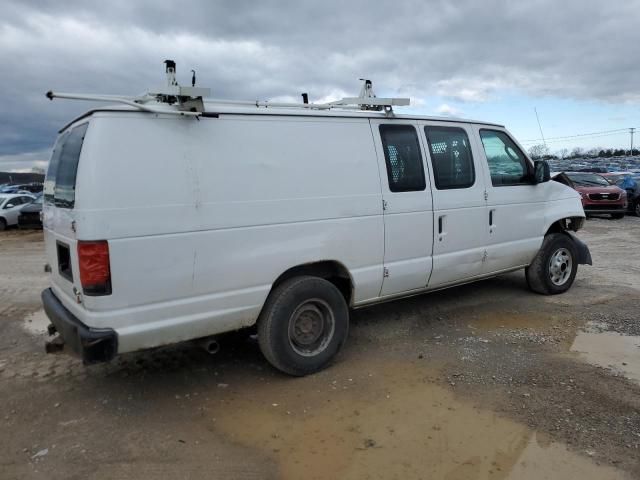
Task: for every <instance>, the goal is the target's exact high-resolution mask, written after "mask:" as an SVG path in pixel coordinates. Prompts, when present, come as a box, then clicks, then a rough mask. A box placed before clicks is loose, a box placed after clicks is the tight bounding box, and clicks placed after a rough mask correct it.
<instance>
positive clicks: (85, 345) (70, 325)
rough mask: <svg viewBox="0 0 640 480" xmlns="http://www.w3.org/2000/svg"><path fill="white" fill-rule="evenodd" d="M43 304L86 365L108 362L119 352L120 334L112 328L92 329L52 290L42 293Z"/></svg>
mask: <svg viewBox="0 0 640 480" xmlns="http://www.w3.org/2000/svg"><path fill="white" fill-rule="evenodd" d="M42 304H43V305H44V311H45V312H46V314H47V316H48V317H49V320H51V323H52V324H53V325H54V326H55V327H56V330H57V332H58V333H59V334H60V336H61V337H62V339H63V340H64V343H65V345H68V346H69V347H70V348H71V350H73V351H74V352H75V353H77V354H78V355H80V356H81V357H82V361H83V362H84V363H85V364H91V363H100V362H108V361H109V360H111V359H112V358H113V357H115V356H116V353H117V352H118V334H117V333H116V332H115V331H114V330H112V329H110V328H99V329H96V328H90V327H87V326H86V325H85V324H84V323H82V322H81V321H80V320H78V319H77V318H76V317H75V316H74V315H73V314H72V313H71V312H70V311H69V310H67V309H66V308H65V307H64V305H62V303H61V302H60V300H58V297H56V296H55V295H54V293H53V291H52V290H51V289H50V288H47V289H46V290H43V292H42Z"/></svg>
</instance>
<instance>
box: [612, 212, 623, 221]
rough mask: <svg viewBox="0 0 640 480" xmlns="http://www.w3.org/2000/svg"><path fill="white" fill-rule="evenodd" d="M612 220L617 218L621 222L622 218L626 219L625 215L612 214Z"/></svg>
mask: <svg viewBox="0 0 640 480" xmlns="http://www.w3.org/2000/svg"><path fill="white" fill-rule="evenodd" d="M611 218H615V219H616V220H620V219H621V218H624V213H612V214H611Z"/></svg>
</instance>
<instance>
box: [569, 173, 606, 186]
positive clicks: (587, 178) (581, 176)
mask: <svg viewBox="0 0 640 480" xmlns="http://www.w3.org/2000/svg"><path fill="white" fill-rule="evenodd" d="M567 176H568V177H569V178H570V179H571V181H572V182H573V183H575V184H576V185H578V186H579V187H609V186H610V185H611V184H610V183H609V182H608V181H607V180H606V179H605V178H604V177H603V176H602V175H597V174H595V173H567Z"/></svg>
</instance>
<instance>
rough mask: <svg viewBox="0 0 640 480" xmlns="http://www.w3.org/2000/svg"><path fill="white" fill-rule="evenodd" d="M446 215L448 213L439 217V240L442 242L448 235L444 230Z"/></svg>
mask: <svg viewBox="0 0 640 480" xmlns="http://www.w3.org/2000/svg"><path fill="white" fill-rule="evenodd" d="M445 217H446V215H440V216H439V217H438V241H439V242H441V241H442V240H443V239H444V237H445V236H446V235H447V232H445V231H444V228H445V224H444V221H445Z"/></svg>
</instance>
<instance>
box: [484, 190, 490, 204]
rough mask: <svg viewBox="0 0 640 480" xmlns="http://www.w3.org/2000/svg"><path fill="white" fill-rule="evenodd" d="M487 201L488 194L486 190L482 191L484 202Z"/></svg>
mask: <svg viewBox="0 0 640 480" xmlns="http://www.w3.org/2000/svg"><path fill="white" fill-rule="evenodd" d="M487 200H489V192H487V191H486V190H485V191H484V201H485V202H486V201H487Z"/></svg>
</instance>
